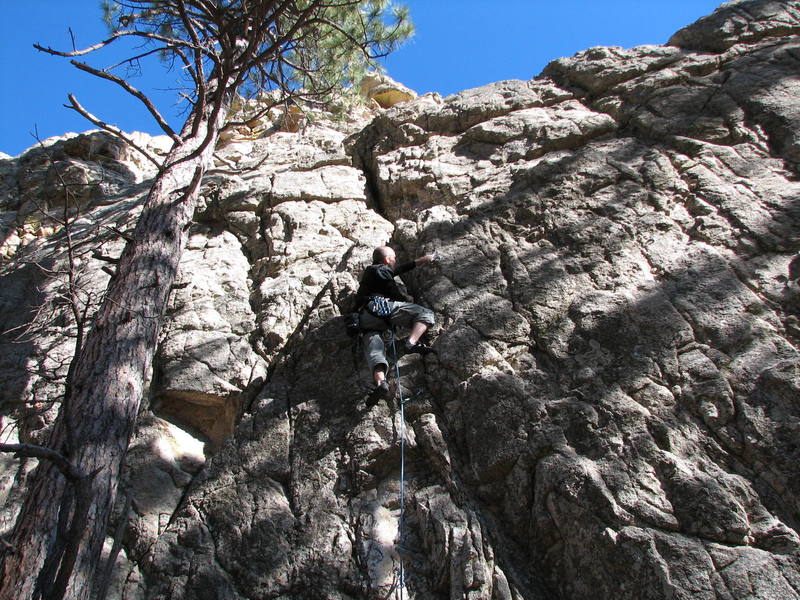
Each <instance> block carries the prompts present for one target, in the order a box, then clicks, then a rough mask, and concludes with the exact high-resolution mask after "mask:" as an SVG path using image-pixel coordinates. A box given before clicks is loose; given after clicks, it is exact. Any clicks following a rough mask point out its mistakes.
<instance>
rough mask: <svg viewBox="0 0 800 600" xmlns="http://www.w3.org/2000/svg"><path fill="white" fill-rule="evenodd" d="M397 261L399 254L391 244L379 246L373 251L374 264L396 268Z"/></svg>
mask: <svg viewBox="0 0 800 600" xmlns="http://www.w3.org/2000/svg"><path fill="white" fill-rule="evenodd" d="M396 263H397V256H396V255H395V253H394V250H392V249H391V248H390V247H389V246H379V247H377V248H375V250H373V251H372V264H373V265H389V267H391V268H394V265H395V264H396Z"/></svg>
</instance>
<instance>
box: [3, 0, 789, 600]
mask: <svg viewBox="0 0 800 600" xmlns="http://www.w3.org/2000/svg"><path fill="white" fill-rule="evenodd" d="M798 58H800V2H790V1H781V2H778V1H772V0H762V1H754V0H750V1H740V2H729V3H727V4H725V5H723V6H722V7H720V8H719V9H718V10H717V11H716V12H715V13H714V14H712V15H710V16H708V17H706V18H704V19H701V20H700V21H698V22H697V23H695V24H694V25H691V26H689V27H687V28H685V29H683V30H681V31H679V32H678V33H676V34H675V36H673V38H672V39H671V40H670V45H668V46H643V47H638V48H632V49H621V48H592V49H589V50H587V51H585V52H582V53H579V54H577V55H576V56H574V57H571V58H565V59H559V60H557V61H555V62H553V63H551V64H550V65H548V67H547V68H546V69H545V71H544V72H543V73H542V75H540V76H539V77H538V78H536V79H534V80H532V81H504V82H498V83H495V84H492V85H489V86H485V87H482V88H478V89H474V90H467V91H465V92H462V93H460V94H457V95H454V96H450V97H448V98H444V99H442V98H440V97H438V96H436V95H425V96H421V97H419V98H416V99H412V100H409V101H407V102H401V103H399V104H396V105H395V106H394V107H392V108H390V109H388V110H385V111H379V112H377V113H375V114H371V115H362V116H361V117H359V118H358V119H355V118H354V119H352V120H350V121H347V120H345V121H335V120H330V119H328V118H327V117H326V116H325V115H318V117H317V118H316V119H314V120H311V121H309V122H305V123H302V124H300V125H298V124H297V123H293V125H292V127H291V128H290V129H291V130H290V131H287V130H286V129H287V127H286V126H282V125H281V123H285V119H281V118H276V120H275V123H274V124H273V125H269V124H266V125H264V128H263V131H261V132H260V133H258V135H256V134H248V136H242V137H239V138H237V137H235V136H234V137H233V138H231V139H227V140H226V145H225V147H223V148H221V149H220V156H221V159H220V160H221V162H220V164H219V165H218V166H219V167H220V168H219V169H217V170H216V171H212V172H210V173H209V174H208V176H207V178H206V180H205V182H204V191H203V202H202V207H201V209H200V210H198V213H197V215H196V223H195V225H194V229H193V235H192V237H191V241H190V243H189V246H188V248H187V249H186V252H185V255H184V258H183V262H182V276H181V279H180V281H179V283H178V284H177V285H176V289H175V292H174V294H173V297H172V303H171V306H170V310H169V314H168V318H167V320H166V322H165V324H164V330H163V335H162V341H161V344H160V346H159V349H158V354H157V359H156V365H155V369H154V373H153V377H152V381H151V385H150V398H151V402H150V406H149V407H147V409H146V410H144V411H143V414H142V418H141V424H140V427H139V432H138V435H137V437H136V439H135V440H134V442H133V446H132V449H131V452H130V458H129V461H128V463H129V464H128V468H127V474H126V479H125V482H124V485H123V493H122V494H121V498H120V500H119V502H118V505H119V510H118V512H119V516H118V518H117V519H116V520H117V521H118V523H115V526H116V525H118V524H120V523H121V524H127V529H126V530H125V533H119V532H121V531H122V529H119V530H118V531H119V532H118V533H117V534H116V535H117V537H118V538H119V539H120V540H121V541H122V542H123V544H122V547H123V551H122V552H121V553H120V554H119V556H116V557H112V558H114V559H115V561H116V571H115V575H114V581H113V582H112V587H111V592H110V593H109V596H108V597H109V598H125V599H133V598H137V599H162V598H170V599H186V600H189V599H205V598H208V599H212V598H213V599H226V600H227V599H231V600H245V599H247V600H251V599H253V600H254V599H261V598H276V599H281V600H295V599H298V600H299V599H301V598H303V599H306V598H326V599H334V598H338V599H343V600H344V599H356V598H364V599H367V598H370V599H378V598H387V597H390V598H400V597H405V598H410V599H412V598H416V599H420V600H422V599H433V598H454V599H455V598H471V599H492V600H501V599H504V600H505V599H508V600H520V599H525V600H533V599H536V600H539V599H570V600H576V599H584V598H585V599H590V598H591V599H595V598H625V599H631V600H633V599H637V600H638V599H650V598H652V599H667V598H671V599H674V598H685V599H689V598H691V599H709V600H711V599H720V598H723V599H731V600H733V599H735V598H745V597H746V598H754V599H761V600H773V599H777V598H781V599H784V598H786V599H789V598H800V536H799V533H800V500H799V499H800V466H799V465H800V446H799V445H798V440H799V439H800V364H799V363H798V358H799V355H798V342H800V323H799V322H798V316H799V314H798V311H799V310H800V287H798V279H800V258H798V250H800V234H798V232H800V183H798V177H800V138H798V135H800V134H798V131H800V111H799V110H798V106H800V104H798V101H797V98H798V97H800V83H798V78H797V75H796V74H797V65H798ZM412 96H413V94H412ZM410 97H411V96H410ZM375 110H377V109H375ZM295 129H296V130H297V131H294V130H295ZM251 133H252V132H251ZM104 139H105V138H104V137H103V136H102V135H101V134H87V135H86V136H83V137H82V138H81V141H80V143H76V142H75V141H74V140H67V141H59V142H55V143H52V144H51V145H50V148H51V149H52V152H53V153H54V154H55V155H56V156H59V157H60V158H59V159H58V160H59V161H60V162H61V163H63V165H62V166H63V167H64V168H65V169H66V172H67V173H78V172H80V174H81V175H80V177H78V176H77V175H76V177H77V179H76V181H77V180H78V179H80V185H79V186H77V187H76V190H78V191H79V192H80V193H78V191H76V192H75V193H74V194H71V195H69V202H67V201H66V200H65V199H64V198H62V199H61V200H60V202H62V203H64V202H67V209H68V210H67V213H68V214H71V215H77V216H78V218H77V219H76V221H75V223H74V225H73V228H74V229H75V231H74V235H75V236H77V238H78V239H80V240H81V243H80V244H79V245H78V248H77V249H76V251H77V252H78V253H79V254H80V260H79V261H78V267H77V268H78V272H77V275H78V278H79V281H80V283H81V289H82V290H86V292H93V295H92V296H91V298H89V300H90V301H91V302H96V301H97V295H98V294H99V292H100V291H101V290H102V288H103V286H104V285H105V281H106V278H107V275H106V274H105V273H104V272H103V271H102V270H101V267H102V266H106V267H112V268H113V262H109V261H110V260H113V258H114V257H116V256H118V254H119V252H120V251H121V248H122V245H123V243H124V239H123V237H122V235H124V233H125V231H126V230H128V229H129V228H130V226H131V224H132V223H133V221H134V219H135V217H136V214H137V210H138V206H139V203H140V201H141V197H142V194H143V192H144V190H145V189H146V182H144V183H140V182H141V181H142V180H143V179H146V177H147V176H148V174H147V173H142V172H141V171H135V170H134V169H131V171H132V172H131V173H127V172H126V171H125V170H124V169H122V168H121V167H119V166H118V165H119V164H123V163H124V164H128V163H126V162H125V160H123V158H122V155H121V154H119V152H117V153H116V154H115V155H114V157H113V159H106V158H102V157H100V156H98V155H92V154H91V148H96V147H99V146H102V144H105V143H108V142H107V140H106V141H103V140H104ZM150 143H151V144H152V145H153V146H157V145H158V144H160V143H162V142H161V141H160V140H152V141H151V142H150ZM70 144H71V145H70ZM75 147H79V148H82V149H81V150H80V151H78V150H70V149H69V148H75ZM76 152H77V153H78V154H76ZM102 156H105V155H102ZM264 157H266V159H265V160H264V161H263V163H261V164H260V165H259V166H258V168H257V169H256V170H254V171H237V172H235V173H232V172H230V167H231V165H234V166H236V167H239V168H241V167H244V166H247V164H253V165H255V164H258V163H260V162H261V159H262V158H264ZM40 160H41V158H37V156H36V155H35V153H31V152H29V153H26V154H24V155H22V156H21V157H18V158H15V159H8V160H4V161H0V176H2V182H0V189H2V190H4V194H5V197H4V200H3V201H2V202H3V205H2V208H3V210H4V211H5V212H4V213H2V219H3V220H2V223H3V227H4V228H5V229H4V231H6V233H4V240H5V246H4V248H5V249H6V250H5V251H6V253H7V254H8V255H11V256H12V258H10V259H8V260H6V261H5V263H4V264H3V266H2V268H3V281H4V286H3V290H2V298H1V299H0V309H1V310H2V312H0V323H2V329H3V330H9V329H12V328H15V329H14V330H13V332H12V334H13V335H7V336H6V337H5V338H4V345H3V348H2V353H0V377H2V385H0V389H2V396H1V397H0V398H1V399H2V409H3V413H4V415H5V416H4V417H3V418H4V424H5V423H9V424H11V425H9V426H7V427H6V428H5V429H4V431H8V432H10V433H11V434H13V435H16V436H18V437H19V439H22V440H32V441H37V440H44V439H46V431H47V425H48V423H49V422H50V419H52V414H53V412H54V411H55V410H56V408H57V401H58V394H59V390H60V389H61V386H63V378H64V376H65V373H66V368H67V365H68V359H69V357H70V356H71V352H72V345H73V344H74V335H75V331H76V330H75V324H74V322H73V321H72V320H71V319H70V318H69V317H68V316H66V313H65V311H64V310H63V307H62V305H61V304H60V303H59V301H58V294H59V293H60V290H62V289H63V285H64V284H63V280H60V279H59V278H58V277H54V276H53V272H54V271H55V270H56V269H55V267H56V266H58V265H61V264H63V260H64V255H65V252H66V243H65V239H64V234H63V230H60V231H55V232H53V229H54V228H55V229H58V226H56V225H53V221H52V220H48V219H46V218H43V217H36V218H34V217H32V216H31V215H33V214H34V213H33V211H28V209H27V208H23V206H24V202H23V200H22V199H23V198H30V197H38V198H41V199H42V202H46V203H48V205H55V203H56V200H57V198H58V194H61V196H64V197H65V198H66V194H65V193H64V189H63V187H64V184H63V183H59V181H60V179H59V178H58V177H57V176H56V171H55V170H54V169H55V168H56V164H59V163H58V162H56V163H55V164H51V163H45V162H36V164H39V165H41V166H40V167H37V168H39V169H40V170H44V171H48V170H53V175H52V177H50V179H48V176H47V175H46V174H45V175H44V176H37V177H35V178H34V179H33V180H31V181H32V182H28V180H27V179H26V177H29V176H30V173H31V172H32V171H31V170H30V169H27V170H26V165H27V164H31V163H32V161H33V162H35V161H40ZM109 160H111V162H110V163H109V162H108V161H109ZM128 162H129V161H128ZM48 165H49V166H48ZM108 169H111V170H112V171H113V172H114V173H115V175H114V176H113V177H108V176H106V175H108V173H107V171H108ZM104 173H105V175H104ZM84 180H85V181H84ZM48 182H49V183H48ZM101 183H102V184H104V185H100V184H101ZM87 184H89V185H90V186H91V185H93V186H94V187H92V189H91V190H87V189H85V188H86V185H87ZM59 185H60V186H61V187H59ZM76 185H77V184H76ZM48 186H50V187H49V188H48ZM54 186H55V187H54ZM48 190H49V191H48ZM48 227H50V229H47V228H48ZM26 228H27V229H26ZM386 242H391V243H392V244H393V245H394V246H395V247H396V248H397V249H398V251H399V253H400V255H401V260H402V258H404V257H405V258H411V257H414V256H418V255H421V254H423V253H434V252H435V253H436V256H437V259H438V260H437V261H436V262H434V263H433V264H431V265H428V266H425V267H422V268H419V269H416V270H414V271H412V272H411V273H409V276H408V277H407V278H406V284H407V286H408V288H409V290H410V291H412V292H413V293H414V294H415V295H416V297H417V299H418V300H419V302H421V303H423V304H425V305H426V306H429V307H431V308H432V309H433V310H434V311H435V313H436V315H437V319H438V322H437V325H436V326H435V327H434V328H433V330H432V332H431V335H430V337H431V340H432V341H433V344H434V347H435V348H436V349H437V351H438V353H437V354H435V355H428V356H425V357H419V356H414V355H409V356H400V357H399V360H398V361H397V366H398V371H397V372H398V373H399V374H400V384H399V385H398V392H397V393H396V394H395V396H394V397H393V398H391V399H390V400H389V401H387V402H385V403H384V402H381V403H379V404H377V405H375V406H368V405H367V403H366V400H367V395H368V392H367V386H368V382H369V374H368V373H367V372H366V368H365V366H364V363H363V361H356V362H355V363H354V361H353V358H352V353H351V343H350V340H349V339H348V338H347V337H346V336H345V334H344V329H343V326H342V322H341V319H340V316H339V315H341V314H342V313H343V312H346V311H347V310H349V307H350V304H351V302H352V297H353V294H354V291H355V289H356V287H357V283H358V277H359V275H360V272H361V269H362V268H363V267H364V266H365V265H366V264H368V262H369V257H370V254H371V250H372V248H373V247H374V246H376V245H380V244H383V243H386ZM35 265H39V268H37V267H36V266H35ZM41 267H46V268H41ZM392 378H393V379H394V378H395V374H394V371H393V373H392ZM401 400H402V405H401ZM53 403H56V405H55V406H54V405H53ZM184 432H188V434H191V435H192V436H194V438H196V439H197V440H200V442H202V443H204V444H205V449H204V450H202V449H200V448H198V445H197V444H196V443H190V442H191V439H192V438H191V437H190V436H189V435H187V434H186V433H184ZM186 440H189V441H186ZM4 461H5V462H3V463H2V464H0V468H2V469H4V471H3V474H2V478H0V483H2V486H3V487H2V490H0V491H1V492H2V494H3V497H4V498H5V499H6V508H5V510H4V512H3V513H2V521H0V525H2V526H3V527H4V528H5V529H4V530H7V529H8V527H10V526H11V525H10V524H11V522H12V519H13V515H14V510H15V506H16V504H15V503H16V502H18V499H19V497H20V495H21V494H22V493H24V475H25V473H27V472H28V471H29V469H30V468H31V467H32V465H29V464H24V465H19V464H14V463H12V461H9V460H5V459H4ZM401 461H402V462H401ZM401 465H402V466H401ZM15 474H16V479H14V476H15ZM401 475H402V478H401ZM401 482H402V483H401ZM128 499H129V500H128ZM109 535H110V536H113V535H115V534H114V532H109ZM110 541H111V540H110ZM109 546H110V544H109ZM401 585H402V586H403V588H402V594H401V589H400V586H401Z"/></svg>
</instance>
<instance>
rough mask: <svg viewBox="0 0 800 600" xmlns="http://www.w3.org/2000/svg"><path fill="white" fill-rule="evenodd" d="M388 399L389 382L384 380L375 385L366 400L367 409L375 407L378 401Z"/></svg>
mask: <svg viewBox="0 0 800 600" xmlns="http://www.w3.org/2000/svg"><path fill="white" fill-rule="evenodd" d="M388 397H389V382H387V381H386V380H384V381H381V382H380V383H379V384H377V385H376V386H375V387H374V388H372V391H371V392H370V394H369V398H367V407H371V406H375V405H376V404H377V403H378V401H379V400H381V399H382V398H388Z"/></svg>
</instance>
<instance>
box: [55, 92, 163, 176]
mask: <svg viewBox="0 0 800 600" xmlns="http://www.w3.org/2000/svg"><path fill="white" fill-rule="evenodd" d="M68 98H69V101H70V102H71V103H72V104H71V105H70V104H65V105H64V106H66V107H67V108H71V109H72V110H74V111H75V112H77V113H78V114H80V115H81V116H83V118H85V119H86V120H88V121H89V122H91V123H93V124H94V125H96V126H97V127H99V128H100V129H103V130H105V131H107V132H109V133H110V134H112V135H114V136H116V137H118V138H119V139H121V140H122V141H123V142H125V143H126V144H128V145H130V147H131V148H134V149H136V150H138V151H139V152H140V153H141V154H142V156H144V157H145V158H146V159H147V160H149V161H150V162H151V163H153V164H154V165H155V166H156V167H157V168H158V169H161V163H160V162H158V161H157V160H156V159H155V158H154V157H153V156H152V155H151V154H150V153H149V152H148V151H147V150H145V149H144V148H142V147H141V146H139V144H137V143H136V142H134V141H133V140H132V139H130V138H129V137H128V136H126V135H125V134H124V133H123V132H122V130H121V129H119V128H117V127H114V126H113V125H109V124H108V123H106V122H104V121H101V120H100V119H98V118H97V117H95V116H94V115H93V114H92V113H90V112H89V111H88V110H86V109H85V108H83V106H81V105H80V103H79V102H78V100H77V98H75V96H74V95H73V94H69V96H68Z"/></svg>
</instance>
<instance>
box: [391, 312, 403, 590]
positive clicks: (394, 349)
mask: <svg viewBox="0 0 800 600" xmlns="http://www.w3.org/2000/svg"><path fill="white" fill-rule="evenodd" d="M390 331H391V333H390V338H389V339H390V340H391V342H392V355H393V358H394V368H395V375H396V381H397V396H398V399H399V400H398V402H399V404H400V519H399V523H398V526H397V527H398V528H397V537H398V540H399V544H398V545H399V546H400V551H399V552H398V553H397V554H398V556H399V557H400V575H399V582H398V584H399V588H400V600H403V594H404V590H405V587H406V581H405V569H404V565H403V550H404V548H403V532H404V530H405V527H404V521H405V510H406V502H405V489H406V416H405V409H404V406H405V399H404V398H403V386H402V385H400V365H399V364H398V361H397V347H396V346H395V338H396V336H395V330H394V327H392V328H391V330H390Z"/></svg>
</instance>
